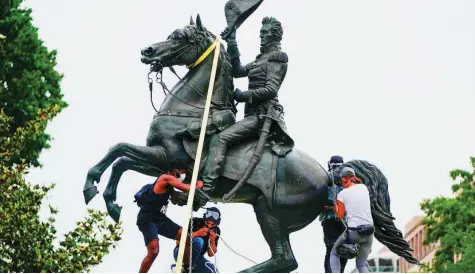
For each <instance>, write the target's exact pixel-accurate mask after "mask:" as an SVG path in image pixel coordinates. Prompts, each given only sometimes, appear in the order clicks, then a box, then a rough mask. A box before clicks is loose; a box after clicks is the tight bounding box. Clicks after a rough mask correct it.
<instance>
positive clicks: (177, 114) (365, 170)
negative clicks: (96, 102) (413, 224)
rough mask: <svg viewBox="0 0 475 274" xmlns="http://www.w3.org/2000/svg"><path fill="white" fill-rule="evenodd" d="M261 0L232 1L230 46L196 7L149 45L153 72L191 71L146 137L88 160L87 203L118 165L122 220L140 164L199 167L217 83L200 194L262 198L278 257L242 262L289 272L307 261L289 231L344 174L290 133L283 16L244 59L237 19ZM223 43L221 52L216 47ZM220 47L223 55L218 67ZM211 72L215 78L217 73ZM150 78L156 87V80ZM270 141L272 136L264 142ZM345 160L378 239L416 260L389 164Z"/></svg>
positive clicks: (257, 202) (113, 191) (111, 195)
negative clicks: (397, 214)
mask: <svg viewBox="0 0 475 274" xmlns="http://www.w3.org/2000/svg"><path fill="white" fill-rule="evenodd" d="M262 1H263V0H245V1H244V0H230V1H228V2H227V3H226V8H225V14H226V17H227V19H228V27H227V28H226V30H225V31H224V32H223V33H222V36H223V39H225V40H226V41H227V43H228V48H227V51H224V49H223V48H224V46H223V45H222V44H221V43H220V39H217V38H216V36H215V35H214V34H213V33H212V32H211V31H209V30H207V29H206V27H205V26H204V24H203V22H202V20H201V17H200V16H196V23H195V22H194V20H192V19H191V20H190V22H189V24H187V25H186V26H184V27H182V28H179V29H176V30H175V31H173V32H172V33H171V34H170V35H169V36H168V38H167V39H166V40H164V41H160V42H157V43H154V44H151V45H149V46H147V47H145V48H144V49H143V50H142V52H141V61H142V62H143V63H144V64H146V65H149V66H151V71H152V72H157V73H159V72H161V71H162V70H163V69H164V68H170V69H171V70H172V72H173V69H172V68H173V66H186V67H187V68H188V71H187V73H186V75H184V76H183V77H179V82H178V83H176V84H175V85H174V86H173V87H172V88H171V89H170V90H168V89H167V88H165V87H164V88H163V89H164V92H165V93H166V97H165V99H164V100H163V102H162V104H161V106H160V108H159V110H158V111H157V113H156V114H155V115H154V117H153V119H152V121H151V123H150V128H149V133H148V136H147V138H146V144H145V145H136V144H130V143H125V142H121V143H117V144H115V145H113V146H112V147H111V148H110V149H109V150H108V151H107V153H106V154H105V155H104V156H103V157H102V159H100V160H99V161H98V162H97V163H96V164H95V165H94V166H93V167H91V168H90V169H89V171H88V172H87V177H86V181H85V183H84V187H83V194H84V199H85V203H86V204H88V203H89V202H90V201H91V200H92V199H93V198H94V197H95V196H96V195H97V194H98V193H99V192H98V188H97V186H96V184H98V183H99V182H100V180H101V177H102V175H103V173H104V172H105V171H106V170H107V169H108V168H109V167H112V168H111V173H110V176H109V180H108V182H107V185H106V187H105V190H104V193H103V198H104V202H105V206H106V208H107V211H108V213H109V215H110V216H111V218H112V219H114V220H115V221H116V222H119V220H120V215H121V207H120V206H119V205H118V204H117V203H116V200H117V190H118V186H119V182H120V180H121V177H122V175H123V174H124V172H126V171H129V170H132V171H136V172H139V173H141V174H144V175H147V176H153V177H159V176H161V175H163V174H165V173H168V172H170V171H172V170H174V169H178V170H184V172H185V173H187V174H190V173H191V172H192V171H193V170H192V168H191V167H192V166H193V165H194V163H195V161H197V160H199V159H200V158H198V157H200V156H199V153H197V152H196V151H197V146H198V145H197V144H198V143H200V142H198V138H199V136H200V134H199V133H200V132H201V126H202V120H203V115H204V113H208V112H206V111H204V110H205V106H207V105H208V104H209V103H208V102H209V101H206V100H207V97H206V93H205V91H206V90H207V89H208V88H209V87H210V83H213V89H212V91H213V94H212V98H211V100H210V101H211V102H210V109H209V113H208V114H207V115H209V116H208V123H207V124H206V125H205V127H206V128H205V129H204V130H203V131H204V132H206V134H205V136H204V137H205V138H204V139H205V141H204V142H203V148H202V152H203V153H202V154H201V160H203V161H204V164H205V168H204V171H203V176H202V177H203V179H202V180H203V181H204V186H203V188H202V189H204V191H203V192H202V193H201V192H197V200H198V201H199V203H198V205H199V206H203V203H206V202H207V201H208V200H209V199H210V198H211V199H212V200H213V201H222V200H221V199H222V198H223V195H224V200H225V201H226V202H231V203H245V204H249V205H252V206H253V208H254V213H255V215H256V218H257V221H258V223H259V226H260V228H261V232H262V234H263V236H264V239H265V240H266V242H267V244H268V246H269V249H270V251H271V257H270V258H269V259H268V260H266V261H264V262H262V263H260V264H257V265H254V266H252V267H250V268H248V269H246V270H244V271H243V272H250V273H256V272H266V273H270V272H287V271H292V270H295V269H296V268H297V267H298V263H297V260H296V258H295V256H294V254H293V251H292V247H291V244H290V237H289V236H290V234H291V233H293V232H296V231H299V230H301V229H303V228H304V227H306V226H307V225H309V224H310V223H312V222H313V221H314V220H315V218H317V216H318V215H319V214H320V213H321V212H323V211H324V210H325V205H326V203H327V197H328V186H329V184H330V182H333V181H335V183H337V180H338V178H334V177H335V176H334V174H333V173H328V172H327V171H326V170H325V169H324V168H323V167H322V166H321V165H320V164H319V163H318V162H317V161H315V160H314V159H312V157H310V156H309V155H308V154H306V153H305V152H304V151H302V150H299V149H297V148H294V142H293V140H292V138H291V137H290V136H289V134H288V133H287V130H286V127H285V123H284V120H283V116H282V113H283V109H282V107H281V106H280V105H279V103H278V99H277V97H278V96H277V95H278V91H279V89H280V87H281V85H282V82H283V81H284V79H285V75H286V71H287V61H288V57H287V55H286V54H285V53H284V52H283V51H282V50H281V48H280V41H281V39H282V34H283V29H282V26H281V24H280V22H279V21H277V20H276V19H275V18H272V17H266V18H264V20H263V21H262V28H261V35H260V36H261V53H260V54H259V55H258V56H257V57H256V60H254V61H253V62H251V63H250V64H248V65H245V66H242V65H241V62H240V59H239V51H238V48H237V43H236V39H235V37H236V29H238V27H239V26H240V24H242V22H243V21H244V20H245V19H246V18H247V17H248V16H249V15H250V14H251V13H252V12H253V11H254V10H255V9H256V8H257V6H258V5H259V4H260V3H261V2H262ZM233 14H234V17H233V16H232V15H233ZM218 47H219V49H220V50H219V51H218V53H216V51H214V49H215V48H218ZM221 49H223V50H221ZM214 54H217V55H216V60H217V62H216V67H215V70H213V71H212V68H213V67H214V59H215V55H214ZM211 75H214V76H213V77H211ZM246 76H247V77H248V78H249V88H248V90H247V91H240V90H239V89H236V90H235V89H234V83H233V78H236V77H246ZM212 78H213V79H214V80H213V81H214V82H210V81H211V80H210V79H212ZM157 79H158V78H157ZM149 84H150V89H152V83H150V82H149ZM162 84H163V83H162ZM235 101H238V102H244V103H245V104H246V105H245V118H244V119H243V120H242V121H239V122H237V123H236V121H235V108H234V107H235V106H234V103H235ZM270 133H272V134H270ZM258 137H259V140H256V139H257V138H258ZM202 140H203V139H202ZM266 143H267V144H270V145H269V146H266V147H265V144H266ZM264 147H265V148H264ZM253 153H254V155H253ZM200 163H201V161H200ZM257 165H258V167H259V168H256V166H257ZM344 167H351V168H353V169H354V170H355V171H356V172H357V173H358V174H360V175H361V180H362V182H363V183H364V184H365V185H366V186H367V187H368V190H369V192H370V198H371V212H372V216H373V219H374V226H375V230H376V231H375V234H374V235H375V237H376V239H378V241H380V242H382V243H383V244H385V245H386V246H387V247H388V248H389V249H390V250H391V251H393V252H395V253H396V254H398V255H400V256H402V257H404V258H405V259H406V260H407V261H408V262H410V263H418V261H417V260H416V259H415V258H414V257H413V255H412V254H411V253H410V252H409V251H411V249H410V247H409V245H408V243H407V242H406V241H405V240H404V239H403V237H402V233H401V232H400V231H399V230H398V229H397V228H396V226H395V225H394V222H393V220H394V217H393V216H392V214H391V212H390V208H389V192H388V182H387V179H386V178H385V176H384V175H383V174H382V172H381V171H380V170H379V169H378V168H377V167H376V166H374V165H372V164H371V163H368V162H366V161H362V160H354V161H349V162H347V163H344V164H343V165H342V166H341V167H340V168H344ZM254 168H256V169H255V171H254ZM244 170H245V171H244ZM195 171H196V170H195ZM200 172H201V166H200ZM335 172H339V170H337V171H335ZM190 177H191V176H186V178H190ZM183 183H185V184H190V183H191V180H189V179H184V181H183ZM177 193H181V192H173V193H172V194H170V195H171V196H172V197H179V198H180V197H181V196H180V195H179V194H177ZM172 199H173V198H172ZM176 200H179V201H181V200H182V199H181V198H180V199H176ZM172 202H173V200H172ZM178 204H179V203H178Z"/></svg>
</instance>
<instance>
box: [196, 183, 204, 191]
mask: <svg viewBox="0 0 475 274" xmlns="http://www.w3.org/2000/svg"><path fill="white" fill-rule="evenodd" d="M202 187H203V181H196V188H197V189H200V188H202Z"/></svg>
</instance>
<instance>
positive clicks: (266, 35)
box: [259, 24, 274, 46]
mask: <svg viewBox="0 0 475 274" xmlns="http://www.w3.org/2000/svg"><path fill="white" fill-rule="evenodd" d="M259 37H260V38H261V46H266V45H268V44H269V43H271V42H272V41H273V40H274V36H273V35H272V27H271V25H270V24H265V25H263V26H262V28H261V34H260V36H259Z"/></svg>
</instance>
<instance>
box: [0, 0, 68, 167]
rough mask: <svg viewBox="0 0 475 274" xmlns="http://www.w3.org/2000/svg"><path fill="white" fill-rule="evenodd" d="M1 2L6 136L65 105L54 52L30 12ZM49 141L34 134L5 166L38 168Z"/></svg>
mask: <svg viewBox="0 0 475 274" xmlns="http://www.w3.org/2000/svg"><path fill="white" fill-rule="evenodd" d="M0 2H1V4H0V6H1V8H0V108H3V110H4V112H5V114H6V115H8V116H10V117H14V119H13V120H12V121H11V125H10V132H8V133H9V134H12V133H13V132H15V130H17V129H18V128H19V127H23V126H25V125H26V124H27V123H28V121H30V120H33V119H35V117H36V115H37V113H38V111H40V110H41V109H47V108H50V107H52V106H54V105H56V106H57V110H56V112H55V114H56V113H58V112H59V111H61V109H63V108H64V107H66V106H67V103H66V102H64V101H63V100H62V98H63V95H62V94H61V88H60V81H61V79H62V77H63V76H62V75H61V74H59V73H58V72H57V71H56V70H55V66H56V51H54V50H53V51H49V50H48V49H47V48H46V47H45V46H44V45H43V41H42V40H40V39H39V37H38V29H37V28H35V27H34V26H33V24H32V18H31V9H28V8H24V7H21V6H20V5H21V4H22V2H23V0H0ZM48 117H49V118H48V119H52V118H53V116H48ZM50 139H51V137H50V136H49V135H48V134H47V133H46V132H45V131H44V130H43V131H37V132H35V135H34V136H31V138H29V139H28V140H25V142H24V143H23V145H22V146H21V147H19V149H21V153H20V154H15V156H14V157H11V158H10V159H9V161H11V163H9V164H8V165H11V164H13V163H16V164H19V163H21V161H22V160H23V161H24V162H25V163H27V164H29V165H30V164H31V165H32V166H40V163H39V161H38V158H39V157H38V156H39V154H40V153H41V151H42V150H43V149H44V148H49V140H50ZM19 155H21V158H20V156H19Z"/></svg>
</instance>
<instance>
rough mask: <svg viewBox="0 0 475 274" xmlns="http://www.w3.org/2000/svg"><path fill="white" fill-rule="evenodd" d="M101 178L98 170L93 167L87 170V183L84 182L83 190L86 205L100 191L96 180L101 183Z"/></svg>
mask: <svg viewBox="0 0 475 274" xmlns="http://www.w3.org/2000/svg"><path fill="white" fill-rule="evenodd" d="M99 180H100V175H99V174H98V173H97V172H96V171H94V170H92V169H91V170H89V171H88V172H87V177H86V183H84V188H83V190H82V192H83V194H84V201H85V202H86V205H87V204H89V202H90V201H91V200H92V199H93V198H94V197H95V196H96V195H97V194H98V193H99V191H98V190H97V187H96V186H95V185H94V183H95V182H96V183H99Z"/></svg>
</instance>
